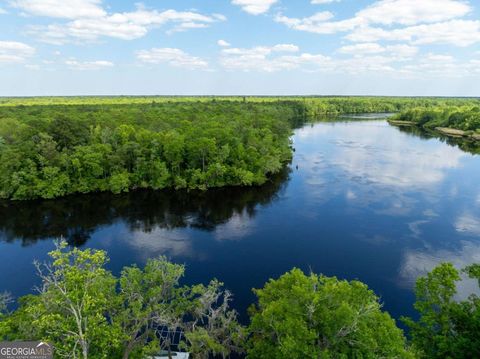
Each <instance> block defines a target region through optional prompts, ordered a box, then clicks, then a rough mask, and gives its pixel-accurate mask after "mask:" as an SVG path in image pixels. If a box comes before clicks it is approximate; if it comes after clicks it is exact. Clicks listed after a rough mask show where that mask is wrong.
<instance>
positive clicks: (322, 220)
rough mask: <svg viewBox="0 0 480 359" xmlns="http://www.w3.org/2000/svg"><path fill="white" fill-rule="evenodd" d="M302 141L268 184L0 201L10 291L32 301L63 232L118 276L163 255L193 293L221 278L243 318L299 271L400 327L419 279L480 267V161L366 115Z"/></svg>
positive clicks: (311, 131)
mask: <svg viewBox="0 0 480 359" xmlns="http://www.w3.org/2000/svg"><path fill="white" fill-rule="evenodd" d="M293 142H294V147H295V150H296V151H295V155H294V159H293V162H292V165H291V166H290V168H289V169H288V171H287V170H286V171H285V173H283V174H281V175H279V176H276V178H274V179H273V180H272V182H271V183H269V184H267V185H265V186H263V187H259V188H247V189H224V190H215V191H209V192H206V193H200V194H198V193H197V194H195V193H190V194H188V193H184V192H177V193H174V192H153V191H141V192H132V193H129V194H125V195H119V196H114V195H109V194H97V195H84V196H73V197H68V198H65V199H61V200H55V201H41V202H20V203H10V204H8V203H3V204H0V292H1V291H4V290H6V291H9V292H11V293H12V294H14V295H15V296H19V295H23V294H27V293H29V292H31V291H32V288H33V286H34V285H35V284H37V283H38V280H37V278H36V276H35V271H34V267H33V265H32V262H33V260H34V259H39V260H44V259H46V258H47V256H46V253H47V252H48V251H49V250H51V249H52V248H53V239H54V238H58V237H60V236H63V237H65V238H66V239H67V240H68V241H69V242H70V243H71V244H75V245H78V246H80V247H82V248H85V247H92V248H101V249H105V250H107V251H108V254H109V256H110V258H111V261H110V263H109V268H110V269H111V270H112V271H114V272H115V273H118V272H119V270H120V269H121V268H122V267H123V266H125V265H130V264H132V263H137V264H139V265H142V264H143V263H145V261H146V259H148V258H152V257H156V256H159V255H161V254H165V255H167V256H168V257H169V258H171V259H172V260H173V261H175V262H179V263H185V264H186V265H187V272H186V273H187V274H186V277H185V282H187V283H196V282H204V283H206V282H208V281H209V280H210V279H211V278H214V277H215V278H218V279H220V280H221V281H223V282H224V283H225V285H226V287H227V288H229V289H230V290H231V291H232V292H233V293H234V295H235V301H234V306H235V307H236V308H237V309H238V310H239V312H240V313H241V315H242V320H245V318H246V308H247V307H248V305H249V304H250V303H251V302H252V301H253V300H254V296H253V294H252V291H251V288H254V287H260V286H262V285H263V284H264V283H265V281H267V280H268V279H269V278H271V277H278V276H279V275H281V274H282V273H284V272H286V271H288V270H289V269H291V268H292V267H300V268H302V269H304V270H305V271H309V270H310V269H311V270H313V271H315V272H318V273H324V274H326V275H329V276H337V277H339V278H346V279H359V280H361V281H363V282H365V283H367V284H368V285H369V286H370V287H371V288H372V289H373V290H374V291H375V292H376V293H377V294H378V295H379V296H380V297H381V300H382V302H383V303H384V308H385V309H386V310H388V311H389V312H390V313H391V314H392V315H393V316H395V317H396V318H398V317H399V316H401V315H411V314H412V312H413V310H412V303H413V300H414V296H413V292H412V288H413V283H414V280H415V278H416V277H417V276H419V275H421V274H423V273H425V271H426V270H429V269H431V268H432V267H434V266H435V265H436V264H437V263H439V262H441V261H451V262H453V263H455V264H456V265H458V266H464V265H466V264H469V263H473V262H475V261H476V262H480V156H478V155H472V154H469V153H467V152H464V151H462V150H461V149H459V148H458V147H456V146H452V145H449V144H447V143H446V142H444V141H441V140H439V139H435V138H426V137H424V136H422V137H419V136H417V135H415V134H411V133H407V132H404V131H401V130H399V129H398V128H395V127H392V126H389V125H388V123H387V122H386V121H385V120H384V119H372V118H369V117H368V116H366V117H365V118H364V119H358V118H357V119H356V120H348V119H344V120H342V121H337V122H320V123H316V124H312V125H310V124H308V125H306V126H304V127H303V128H301V129H298V130H296V131H295V135H294V137H293ZM297 166H298V167H297ZM471 284H472V283H470V282H467V283H465V284H464V285H462V287H461V288H460V291H461V293H462V294H463V295H465V294H468V292H469V291H470V290H472V286H471Z"/></svg>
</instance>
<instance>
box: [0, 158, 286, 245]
mask: <svg viewBox="0 0 480 359" xmlns="http://www.w3.org/2000/svg"><path fill="white" fill-rule="evenodd" d="M289 176H290V169H289V167H288V166H286V167H285V168H284V169H283V170H282V172H281V173H279V174H277V175H275V176H273V177H272V178H271V179H270V181H269V182H268V183H266V184H265V185H263V186H259V187H242V188H233V187H232V188H222V189H212V190H209V191H206V192H200V191H173V190H171V191H152V190H138V191H132V192H129V193H125V194H121V195H114V194H111V193H97V194H87V195H74V196H68V197H64V198H61V199H56V200H43V201H28V202H5V201H2V202H0V240H4V241H6V242H13V241H21V243H22V245H23V246H28V245H32V244H34V243H36V242H37V241H38V240H43V239H52V238H59V237H64V238H65V239H66V240H67V241H68V243H69V244H71V245H75V246H82V245H84V244H85V243H86V242H87V241H88V240H89V239H90V237H91V235H92V234H93V233H94V232H95V231H96V230H97V229H98V228H99V227H101V226H106V225H111V224H112V223H114V222H115V221H117V220H121V221H123V222H124V223H126V225H127V226H128V227H129V229H131V230H140V231H143V232H145V233H149V232H151V231H152V230H154V229H155V228H162V229H175V228H195V229H199V230H204V231H213V230H214V229H215V228H216V226H218V225H221V224H224V223H226V222H228V221H229V220H230V219H231V218H232V217H233V216H234V215H235V214H240V213H246V214H247V215H248V216H249V217H250V218H252V217H254V216H255V213H256V207H257V205H268V204H269V203H271V202H272V201H274V200H275V199H276V198H277V195H278V193H279V192H280V191H281V190H282V188H284V187H285V185H286V184H287V183H288V180H289Z"/></svg>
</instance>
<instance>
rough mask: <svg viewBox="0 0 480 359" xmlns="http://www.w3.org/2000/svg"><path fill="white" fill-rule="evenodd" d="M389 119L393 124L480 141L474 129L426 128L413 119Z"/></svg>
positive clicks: (479, 134) (479, 136)
mask: <svg viewBox="0 0 480 359" xmlns="http://www.w3.org/2000/svg"><path fill="white" fill-rule="evenodd" d="M387 121H388V123H389V124H390V125H392V126H399V127H418V128H422V129H424V130H428V131H431V132H435V133H438V134H441V135H444V136H448V137H454V138H465V139H470V140H473V141H480V133H472V131H463V130H459V129H457V128H449V127H435V128H433V129H431V128H425V127H424V126H421V125H420V124H418V123H416V122H413V121H403V120H387Z"/></svg>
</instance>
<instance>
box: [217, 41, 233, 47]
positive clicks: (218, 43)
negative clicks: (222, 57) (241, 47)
mask: <svg viewBox="0 0 480 359" xmlns="http://www.w3.org/2000/svg"><path fill="white" fill-rule="evenodd" d="M217 45H218V46H221V47H229V46H230V43H229V42H227V41H225V40H218V41H217Z"/></svg>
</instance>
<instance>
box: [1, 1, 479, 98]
mask: <svg viewBox="0 0 480 359" xmlns="http://www.w3.org/2000/svg"><path fill="white" fill-rule="evenodd" d="M479 80H480V2H479V1H478V0H475V1H473V0H472V1H466V0H377V1H374V0H150V1H143V2H135V1H127V0H119V1H112V0H0V95H1V96H12V95H109V94H111V95H122V94H123V95H129V94H131V95H145V94H148V95H155V94H158V95H212V94H218V95H238V94H252V95H261V94H264V95H304V94H310V95H442V96H480V81H479Z"/></svg>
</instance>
